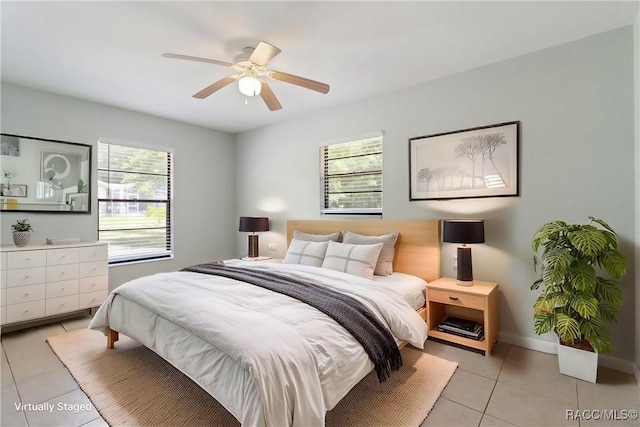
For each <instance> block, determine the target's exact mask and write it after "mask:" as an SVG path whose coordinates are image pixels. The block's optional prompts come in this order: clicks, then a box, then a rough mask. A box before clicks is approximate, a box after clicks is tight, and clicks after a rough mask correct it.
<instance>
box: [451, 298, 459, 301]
mask: <svg viewBox="0 0 640 427" xmlns="http://www.w3.org/2000/svg"><path fill="white" fill-rule="evenodd" d="M449 299H450V300H453V301H458V299H459V298H458V297H449Z"/></svg>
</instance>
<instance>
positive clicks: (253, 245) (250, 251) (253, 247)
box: [247, 234, 259, 258]
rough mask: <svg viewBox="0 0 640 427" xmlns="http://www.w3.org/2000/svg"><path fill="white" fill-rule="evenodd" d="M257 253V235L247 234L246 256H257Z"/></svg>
mask: <svg viewBox="0 0 640 427" xmlns="http://www.w3.org/2000/svg"><path fill="white" fill-rule="evenodd" d="M258 256H259V255H258V235H257V234H249V245H248V248H247V258H257V257H258Z"/></svg>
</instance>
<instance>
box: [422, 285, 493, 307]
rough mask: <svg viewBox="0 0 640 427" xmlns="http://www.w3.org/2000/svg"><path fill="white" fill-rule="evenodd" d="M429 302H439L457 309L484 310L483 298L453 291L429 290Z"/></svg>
mask: <svg viewBox="0 0 640 427" xmlns="http://www.w3.org/2000/svg"><path fill="white" fill-rule="evenodd" d="M429 300H430V301H435V302H441V303H443V304H448V305H456V306H458V307H466V308H473V309H476V310H484V297H482V296H478V295H468V294H463V293H460V292H454V291H442V290H440V289H429Z"/></svg>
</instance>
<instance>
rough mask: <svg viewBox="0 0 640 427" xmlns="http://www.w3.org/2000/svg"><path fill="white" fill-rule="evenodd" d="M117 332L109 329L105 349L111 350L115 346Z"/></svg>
mask: <svg viewBox="0 0 640 427" xmlns="http://www.w3.org/2000/svg"><path fill="white" fill-rule="evenodd" d="M118 338H119V336H118V331H114V330H113V329H109V330H108V332H107V348H108V349H113V347H114V346H115V344H116V341H118Z"/></svg>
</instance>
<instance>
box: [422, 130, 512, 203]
mask: <svg viewBox="0 0 640 427" xmlns="http://www.w3.org/2000/svg"><path fill="white" fill-rule="evenodd" d="M519 146H520V122H519V121H512V122H506V123H498V124H493V125H488V126H480V127H475V128H469V129H463V130H457V131H453V132H445V133H438V134H433V135H426V136H419V137H415V138H410V139H409V200H410V201H416V200H451V199H469V198H483V197H518V196H519V195H520V182H519V181H520V180H519V148H520V147H519Z"/></svg>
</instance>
